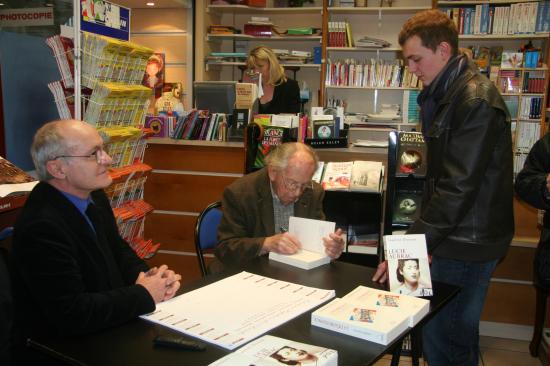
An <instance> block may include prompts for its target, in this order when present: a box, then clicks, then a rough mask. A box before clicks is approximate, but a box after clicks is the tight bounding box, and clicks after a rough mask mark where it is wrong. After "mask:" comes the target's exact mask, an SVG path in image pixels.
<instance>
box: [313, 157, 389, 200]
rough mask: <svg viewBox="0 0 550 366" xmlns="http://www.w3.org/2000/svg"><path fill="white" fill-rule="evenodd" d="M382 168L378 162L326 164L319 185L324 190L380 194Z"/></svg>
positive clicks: (357, 161) (360, 161) (382, 175)
mask: <svg viewBox="0 0 550 366" xmlns="http://www.w3.org/2000/svg"><path fill="white" fill-rule="evenodd" d="M383 177H384V167H383V165H382V163H381V162H379V161H363V160H356V161H343V162H329V163H327V164H326V168H325V172H324V174H323V179H322V181H321V185H322V186H323V188H324V189H325V190H349V191H361V192H380V190H381V188H382V183H383Z"/></svg>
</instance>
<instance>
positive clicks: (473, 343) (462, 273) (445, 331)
mask: <svg viewBox="0 0 550 366" xmlns="http://www.w3.org/2000/svg"><path fill="white" fill-rule="evenodd" d="M497 262H498V260H494V261H489V262H466V261H460V260H454V259H448V258H442V257H436V256H434V257H433V258H432V264H431V266H430V272H431V275H432V280H434V281H440V282H446V283H449V284H453V285H457V286H460V287H462V290H461V291H460V292H459V293H458V294H457V296H456V297H455V298H454V299H453V300H452V301H451V302H449V303H448V304H447V305H445V307H444V308H443V309H441V311H440V312H439V313H438V314H436V315H435V316H434V317H433V318H432V319H431V320H430V321H429V322H428V323H427V324H426V325H425V326H424V328H423V334H422V341H423V351H424V357H425V358H426V360H427V361H428V364H429V365H430V366H447V365H452V366H458V365H461V366H476V365H477V364H478V359H479V318H480V316H481V311H482V310H483V304H484V302H485V296H486V295H487V288H488V287H489V280H490V279H491V275H492V274H493V271H494V269H495V267H496V265H497Z"/></svg>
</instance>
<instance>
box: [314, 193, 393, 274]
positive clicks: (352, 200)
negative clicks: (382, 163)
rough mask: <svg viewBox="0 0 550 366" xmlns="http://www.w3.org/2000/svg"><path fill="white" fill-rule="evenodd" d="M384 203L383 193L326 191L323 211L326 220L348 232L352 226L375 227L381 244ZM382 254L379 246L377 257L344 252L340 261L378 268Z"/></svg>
mask: <svg viewBox="0 0 550 366" xmlns="http://www.w3.org/2000/svg"><path fill="white" fill-rule="evenodd" d="M382 202H383V200H382V193H381V192H349V191H326V192H325V199H324V201H323V210H324V212H325V216H326V219H327V220H328V221H334V222H336V227H337V228H342V229H344V230H348V228H349V227H350V225H353V226H363V227H365V226H367V225H368V226H371V227H373V228H374V230H376V232H378V235H379V241H378V243H381V239H382V238H381V236H380V228H381V222H382ZM380 254H381V250H380V244H379V245H378V254H377V255H370V254H361V253H345V252H344V253H342V255H341V256H340V258H339V260H341V261H344V262H347V263H354V264H360V265H363V266H367V267H376V266H377V265H378V263H379V255H380Z"/></svg>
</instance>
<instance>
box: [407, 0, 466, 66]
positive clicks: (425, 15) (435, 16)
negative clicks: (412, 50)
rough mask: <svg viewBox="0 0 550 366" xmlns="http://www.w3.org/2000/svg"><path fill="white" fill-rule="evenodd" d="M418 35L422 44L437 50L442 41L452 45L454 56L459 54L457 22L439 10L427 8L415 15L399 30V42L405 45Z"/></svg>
mask: <svg viewBox="0 0 550 366" xmlns="http://www.w3.org/2000/svg"><path fill="white" fill-rule="evenodd" d="M414 36H418V37H419V38H420V40H421V41H422V46H424V47H426V48H429V49H431V50H432V51H434V52H435V50H436V49H437V46H439V44H440V43H441V42H447V43H449V44H450V45H451V49H452V51H453V56H456V55H458V30H457V29H456V25H455V23H454V22H453V21H452V20H451V19H450V18H449V17H448V16H447V15H446V14H445V13H443V12H441V11H439V10H435V9H432V10H425V11H421V12H419V13H416V14H415V15H413V16H412V17H411V18H409V20H407V21H406V22H405V24H403V27H402V28H401V31H400V32H399V38H398V39H399V44H400V45H401V46H403V45H404V44H405V42H407V40H408V39H409V38H411V37H414Z"/></svg>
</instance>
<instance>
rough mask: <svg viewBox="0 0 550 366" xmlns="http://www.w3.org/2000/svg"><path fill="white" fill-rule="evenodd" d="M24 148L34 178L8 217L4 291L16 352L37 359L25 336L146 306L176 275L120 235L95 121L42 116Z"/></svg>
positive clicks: (131, 314) (171, 289) (93, 323)
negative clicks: (9, 273) (8, 292)
mask: <svg viewBox="0 0 550 366" xmlns="http://www.w3.org/2000/svg"><path fill="white" fill-rule="evenodd" d="M31 155H32V159H33V161H34V165H35V167H36V171H37V174H38V177H39V179H40V183H38V184H37V185H36V187H35V188H34V189H33V191H32V192H31V193H30V195H29V198H28V200H27V202H26V204H25V207H24V208H23V210H22V212H21V214H20V216H19V218H18V220H17V222H16V224H15V227H14V237H13V250H12V256H13V264H14V266H13V269H14V270H13V280H14V286H13V291H14V298H15V300H16V302H17V307H16V321H15V324H16V326H15V329H16V338H15V342H16V344H17V345H18V349H17V353H16V357H17V358H18V360H19V363H20V364H37V365H38V364H45V363H44V362H46V361H44V362H43V361H42V360H37V359H36V357H39V355H37V354H36V355H33V354H31V353H30V351H29V350H28V349H24V342H25V340H26V339H27V338H31V339H35V340H37V341H40V340H41V339H52V338H54V337H67V336H73V335H81V334H86V333H91V332H95V331H98V330H101V329H105V328H108V327H112V326H115V325H118V324H121V323H124V322H127V321H129V320H131V319H133V318H136V317H137V316H139V315H142V314H146V313H150V312H152V311H154V310H155V304H156V303H159V302H161V301H164V300H168V299H170V298H172V297H173V296H174V295H175V293H176V291H177V290H178V288H179V286H180V282H179V281H180V279H181V277H180V275H178V274H175V273H174V272H173V271H172V270H169V269H168V267H167V266H165V265H163V266H161V267H159V268H156V267H155V268H153V269H149V268H148V266H147V265H146V264H145V262H143V261H142V260H141V259H139V258H138V256H137V255H136V254H135V252H134V251H133V250H132V249H131V248H130V246H129V244H128V243H127V242H126V241H125V240H124V239H123V238H122V237H121V236H120V234H119V232H118V229H117V224H116V222H115V217H114V216H113V211H112V210H111V206H110V204H109V200H108V198H107V196H106V195H105V193H104V192H103V188H106V187H107V186H109V185H110V184H111V182H112V179H111V177H110V176H109V170H108V169H109V166H110V164H111V157H110V156H109V155H108V154H107V153H106V152H105V150H103V140H102V139H101V137H100V135H99V134H98V132H97V131H96V129H95V128H93V127H92V126H90V125H88V124H87V123H84V122H80V121H75V120H64V121H54V122H50V123H47V124H45V125H44V126H42V127H41V128H40V129H39V130H38V131H37V132H36V135H35V136H34V140H33V143H32V146H31ZM21 357H24V358H21Z"/></svg>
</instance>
